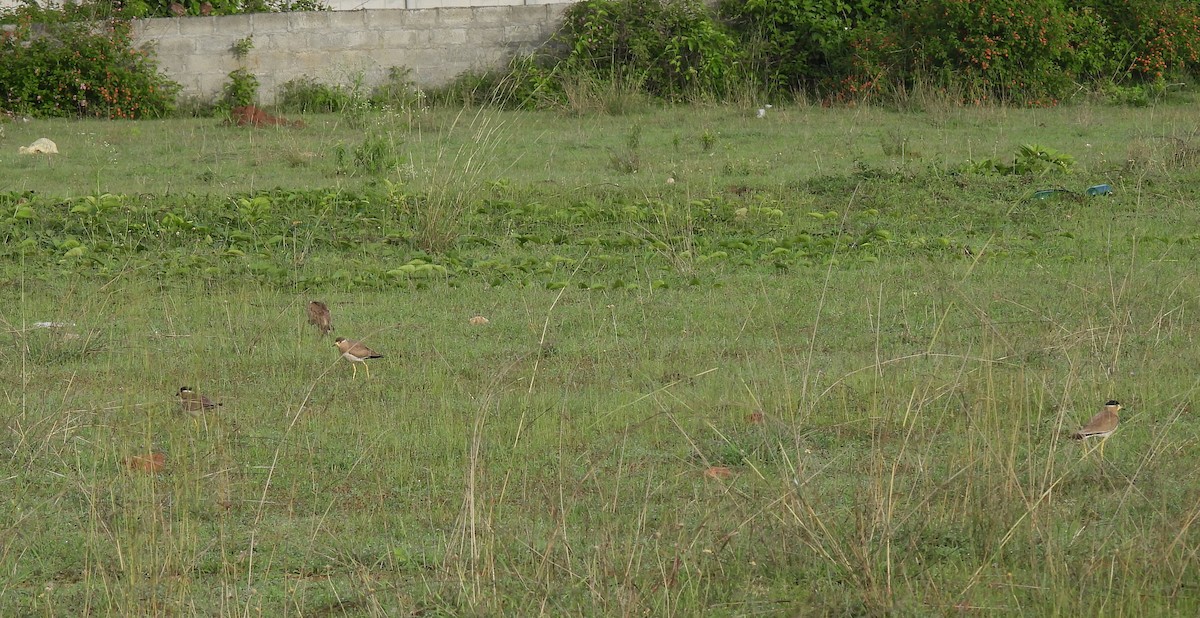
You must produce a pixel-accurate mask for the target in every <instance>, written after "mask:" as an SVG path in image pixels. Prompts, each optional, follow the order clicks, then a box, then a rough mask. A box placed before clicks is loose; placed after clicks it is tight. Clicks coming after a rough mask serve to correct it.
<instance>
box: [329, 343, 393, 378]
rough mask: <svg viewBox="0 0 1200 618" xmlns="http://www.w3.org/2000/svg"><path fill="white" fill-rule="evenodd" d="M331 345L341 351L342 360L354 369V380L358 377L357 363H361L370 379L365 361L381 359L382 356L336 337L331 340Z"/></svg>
mask: <svg viewBox="0 0 1200 618" xmlns="http://www.w3.org/2000/svg"><path fill="white" fill-rule="evenodd" d="M333 345H336V346H337V349H338V350H340V351H341V353H342V358H344V359H346V360H348V361H350V366H351V367H353V368H354V377H356V378H357V377H358V365H357V363H362V366H363V367H364V368H365V369H366V370H367V377H368V378H369V377H371V368H370V367H368V366H367V359H368V358H383V355H382V354H377V353H376V352H375V350H372V349H371V348H368V347H367V346H365V345H363V344H362V343H359V342H358V341H355V340H353V339H347V338H345V337H338V338H337V339H334V340H333Z"/></svg>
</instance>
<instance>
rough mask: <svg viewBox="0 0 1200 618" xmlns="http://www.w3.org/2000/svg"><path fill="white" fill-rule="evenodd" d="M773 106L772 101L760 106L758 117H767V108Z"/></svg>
mask: <svg viewBox="0 0 1200 618" xmlns="http://www.w3.org/2000/svg"><path fill="white" fill-rule="evenodd" d="M771 107H772V105H771V104H770V103H767V104H766V105H764V106H762V107H760V108H758V117H759V118H766V117H767V110H769V109H771Z"/></svg>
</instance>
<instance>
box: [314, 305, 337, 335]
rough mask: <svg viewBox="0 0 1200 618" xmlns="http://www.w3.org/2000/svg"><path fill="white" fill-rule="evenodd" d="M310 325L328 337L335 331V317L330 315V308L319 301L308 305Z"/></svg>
mask: <svg viewBox="0 0 1200 618" xmlns="http://www.w3.org/2000/svg"><path fill="white" fill-rule="evenodd" d="M308 323H309V324H312V325H313V326H316V327H317V330H319V331H321V334H322V335H328V334H329V331H331V330H333V316H331V315H329V307H326V306H325V303H323V302H321V301H319V300H314V301H312V302H311V303H308Z"/></svg>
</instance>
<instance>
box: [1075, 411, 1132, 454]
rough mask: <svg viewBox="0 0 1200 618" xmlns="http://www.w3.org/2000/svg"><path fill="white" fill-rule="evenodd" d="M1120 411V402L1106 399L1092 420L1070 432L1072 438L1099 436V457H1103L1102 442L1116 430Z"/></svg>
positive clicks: (1084, 438) (1119, 419) (1085, 438)
mask: <svg viewBox="0 0 1200 618" xmlns="http://www.w3.org/2000/svg"><path fill="white" fill-rule="evenodd" d="M1120 411H1121V404H1119V403H1117V401H1116V400H1115V399H1110V400H1108V402H1107V403H1105V404H1104V409H1103V410H1100V411H1099V412H1097V413H1096V416H1093V417H1092V420H1090V421H1088V422H1087V424H1086V425H1084V426H1083V427H1081V428H1080V429H1079V431H1076V432H1075V433H1073V434H1071V439H1072V440H1087V439H1088V438H1100V457H1101V458H1103V457H1104V443H1105V442H1107V441H1108V437H1109V436H1111V435H1112V433H1113V432H1114V431H1116V430H1117V423H1119V422H1120V421H1121V417H1120V415H1119V414H1118V413H1119V412H1120Z"/></svg>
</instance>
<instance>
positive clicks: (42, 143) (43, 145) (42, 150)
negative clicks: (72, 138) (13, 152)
mask: <svg viewBox="0 0 1200 618" xmlns="http://www.w3.org/2000/svg"><path fill="white" fill-rule="evenodd" d="M17 152H19V153H21V154H58V144H55V143H54V142H52V141H50V140H48V139H46V138H44V137H40V138H38V139H37V140H36V141H34V142H33V143H32V144H30V145H28V146H21V147H20V148H17Z"/></svg>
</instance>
